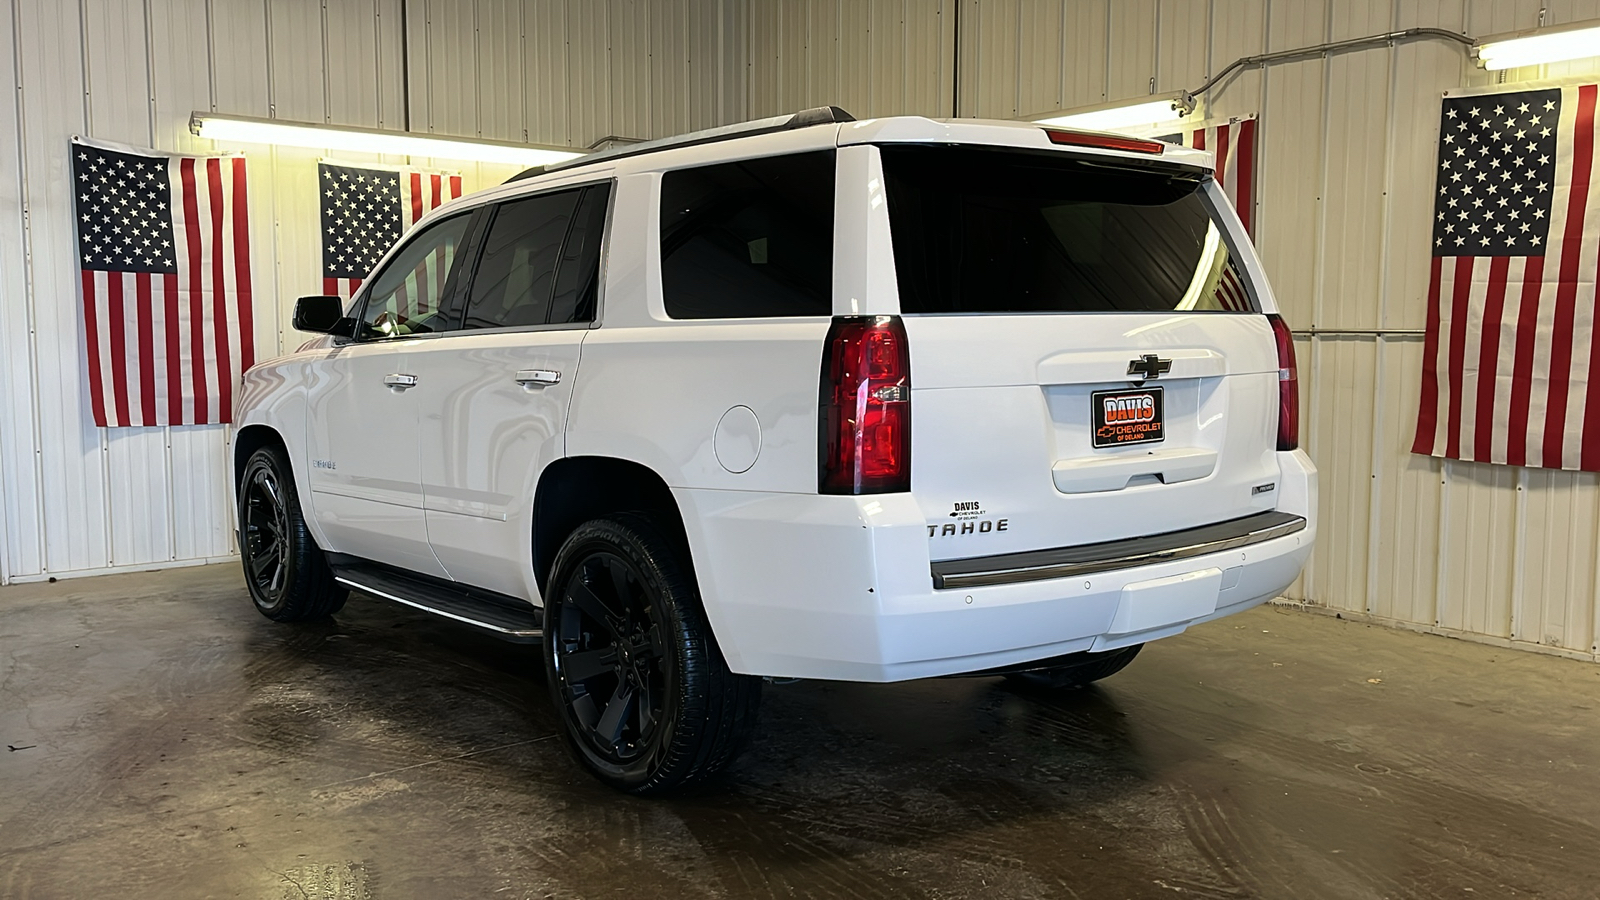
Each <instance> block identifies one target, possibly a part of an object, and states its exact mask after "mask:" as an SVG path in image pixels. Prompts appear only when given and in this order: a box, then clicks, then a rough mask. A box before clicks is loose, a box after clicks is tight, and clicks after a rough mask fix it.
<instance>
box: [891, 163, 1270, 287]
mask: <svg viewBox="0 0 1600 900" xmlns="http://www.w3.org/2000/svg"><path fill="white" fill-rule="evenodd" d="M879 150H880V153H881V154H882V158H883V171H884V176H885V181H886V184H887V188H888V200H889V221H890V225H891V228H892V229H893V234H894V261H895V269H896V271H897V273H898V277H899V282H900V309H901V311H902V312H905V313H1021V312H1158V311H1159V312H1171V311H1174V310H1183V311H1194V312H1254V311H1255V310H1256V306H1255V303H1254V301H1253V300H1252V299H1251V298H1250V296H1249V293H1248V291H1247V290H1246V289H1245V279H1244V277H1243V275H1242V273H1241V272H1240V271H1239V270H1238V269H1237V268H1236V267H1235V264H1234V260H1233V258H1232V254H1230V253H1229V251H1228V245H1227V241H1226V240H1225V239H1224V236H1223V234H1222V232H1221V231H1220V230H1219V229H1218V228H1217V225H1216V223H1215V222H1214V221H1213V218H1212V215H1211V213H1210V212H1209V211H1208V210H1207V209H1206V206H1205V204H1204V203H1202V202H1201V198H1200V193H1199V187H1200V175H1199V174H1198V173H1195V172H1190V171H1187V170H1178V169H1169V168H1162V169H1157V168H1150V167H1137V166H1133V165H1123V164H1119V163H1118V162H1117V161H1115V160H1109V161H1103V162H1102V161H1099V160H1085V159H1082V158H1074V157H1070V156H1066V155H1064V154H1061V153H1052V152H1042V153H1041V152H1031V151H1025V150H1004V149H991V148H977V147H948V146H944V147H938V146H918V145H909V146H892V145H891V146H883V147H880V148H879Z"/></svg>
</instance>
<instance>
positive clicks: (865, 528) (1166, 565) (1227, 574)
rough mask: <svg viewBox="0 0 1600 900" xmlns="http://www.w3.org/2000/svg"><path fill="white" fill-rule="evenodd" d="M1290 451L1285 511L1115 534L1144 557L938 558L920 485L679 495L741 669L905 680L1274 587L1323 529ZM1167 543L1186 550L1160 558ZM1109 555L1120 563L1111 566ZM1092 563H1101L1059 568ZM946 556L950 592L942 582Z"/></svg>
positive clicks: (1138, 635)
mask: <svg viewBox="0 0 1600 900" xmlns="http://www.w3.org/2000/svg"><path fill="white" fill-rule="evenodd" d="M1279 462H1280V467H1281V469H1282V475H1283V477H1282V481H1281V485H1282V490H1283V493H1282V494H1281V495H1280V498H1281V499H1280V506H1279V510H1278V512H1277V513H1276V514H1269V515H1272V516H1274V519H1273V521H1272V522H1270V523H1269V522H1267V521H1266V520H1265V519H1260V520H1259V521H1257V522H1254V523H1248V525H1247V526H1240V525H1239V524H1237V523H1239V522H1244V521H1245V520H1236V522H1235V523H1219V524H1218V525H1216V526H1207V527H1206V528H1204V529H1192V530H1191V531H1190V532H1188V533H1178V535H1179V536H1178V537H1176V538H1174V537H1173V536H1170V535H1161V536H1156V537H1154V538H1141V539H1139V541H1140V542H1145V544H1146V545H1145V546H1142V547H1133V546H1132V545H1134V544H1136V543H1137V542H1115V544H1117V545H1123V546H1121V547H1120V549H1122V550H1128V549H1135V550H1138V552H1139V554H1145V555H1143V556H1140V557H1139V558H1137V559H1134V558H1132V557H1133V556H1135V555H1138V554H1126V555H1124V556H1120V557H1119V556H1114V555H1108V554H1107V553H1106V552H1103V551H1105V550H1106V547H1104V546H1102V547H1101V549H1100V550H1099V551H1092V552H1088V553H1087V554H1086V555H1087V556H1090V557H1093V559H1074V558H1071V557H1072V554H1073V553H1074V552H1079V553H1082V552H1084V551H1086V550H1088V549H1089V548H1063V549H1062V550H1058V551H1044V552H1043V553H1042V554H1011V555H1008V557H1010V558H999V557H989V558H986V559H980V560H957V561H949V562H941V563H939V564H933V563H931V562H930V560H929V554H928V540H927V530H926V529H927V525H926V520H925V518H924V516H923V514H922V512H921V511H920V509H919V507H918V506H917V504H916V502H915V500H914V499H913V498H912V497H911V496H910V495H904V494H899V495H896V494H885V495H878V496H876V497H872V496H869V497H832V496H830V497H819V496H816V495H791V494H764V493H762V494H758V493H742V492H735V491H698V490H683V491H678V492H676V494H677V497H678V502H679V504H680V506H681V507H682V510H683V513H684V519H685V522H686V524H687V525H688V527H689V539H690V543H691V548H692V550H693V552H694V562H695V570H696V574H697V576H698V578H699V582H700V588H701V593H702V595H703V597H704V600H705V605H706V613H707V616H708V617H709V619H710V621H711V625H712V628H713V630H714V632H715V634H716V636H717V640H718V643H719V645H720V646H721V648H722V651H723V654H724V656H725V657H726V658H727V660H728V664H729V666H730V667H731V668H732V669H733V671H735V672H740V673H743V674H750V675H770V676H780V677H795V678H819V679H834V680H845V681H878V682H881V681H901V680H905V679H911V678H926V677H932V676H938V675H952V674H961V673H966V672H977V671H982V670H984V669H993V668H998V667H1002V666H1010V665H1016V664H1019V663H1026V662H1030V661H1032V660H1037V659H1044V658H1047V657H1051V656H1059V655H1062V654H1066V653H1074V652H1078V651H1082V650H1093V651H1103V650H1112V649H1116V648H1118V647H1125V646H1129V645H1131V644H1137V643H1143V642H1145V641H1150V640H1155V639H1157V638H1162V637H1168V636H1171V635H1174V634H1178V633H1180V632H1182V631H1183V630H1184V629H1185V628H1187V627H1189V626H1190V625H1193V624H1196V623H1199V622H1204V621H1209V620H1210V619H1215V618H1220V617H1221V616H1225V615H1229V614H1232V613H1235V612H1239V611H1242V610H1245V609H1248V608H1250V607H1251V606H1254V605H1256V604H1259V603H1261V602H1263V601H1265V600H1268V599H1270V598H1272V597H1274V596H1277V595H1278V594H1280V593H1281V592H1282V591H1283V590H1284V589H1285V588H1286V587H1288V586H1289V585H1290V584H1291V583H1292V582H1293V581H1294V579H1295V578H1296V577H1297V576H1298V575H1299V573H1300V569H1301V567H1302V566H1303V565H1304V563H1305V560H1306V557H1307V556H1308V555H1309V554H1310V552H1311V546H1312V543H1313V541H1314V539H1315V537H1316V526H1315V522H1316V509H1315V507H1316V469H1315V467H1314V466H1312V465H1311V462H1310V460H1309V458H1307V457H1306V455H1305V454H1304V453H1303V452H1300V451H1295V452H1293V453H1280V454H1279ZM1251 518H1252V519H1257V518H1258V517H1251ZM1257 526H1265V527H1257ZM1163 538H1170V539H1169V540H1166V541H1164V542H1163V541H1162V539H1163ZM1230 540H1232V541H1242V542H1239V543H1231V544H1230V543H1227V541H1230ZM1150 542H1154V545H1150ZM1175 542H1176V543H1175ZM1209 542H1215V546H1207V544H1208V543H1209ZM1166 545H1172V546H1166ZM1162 547H1165V549H1166V550H1167V551H1172V550H1182V551H1184V553H1182V554H1176V553H1175V554H1174V555H1173V556H1171V557H1166V558H1162V557H1160V556H1159V555H1149V554H1159V553H1161V552H1163V550H1162ZM1049 554H1054V556H1050V555H1049ZM1016 557H1033V558H1032V559H1022V560H1019V559H1016ZM1019 561H1020V562H1022V563H1024V565H1022V566H1018V565H1016V563H1018V562H1019ZM1111 561H1120V562H1119V563H1118V564H1117V565H1114V566H1112V567H1109V568H1106V567H1105V566H1106V564H1107V563H1108V562H1111ZM1084 562H1090V563H1094V564H1097V565H1100V566H1102V568H1098V569H1095V570H1093V571H1089V572H1086V573H1085V572H1082V571H1077V570H1072V569H1067V568H1062V569H1059V570H1051V569H1050V568H1049V567H1051V566H1056V567H1062V566H1073V565H1078V564H1080V563H1084ZM1124 563H1125V564H1124ZM939 567H944V569H945V571H944V572H943V580H944V583H945V584H946V585H947V587H946V588H945V589H938V588H936V587H935V574H936V573H938V572H939ZM1019 573H1020V574H1022V575H1025V576H1029V577H1016V576H1017V575H1018V574H1019ZM1047 573H1048V574H1047ZM1063 573H1064V574H1063ZM963 576H965V577H968V578H978V579H980V580H981V579H996V578H998V579H999V580H1000V582H1002V583H983V584H978V583H970V582H961V581H959V580H958V579H960V578H961V577H963ZM1033 576H1037V577H1033Z"/></svg>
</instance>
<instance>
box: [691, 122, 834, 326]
mask: <svg viewBox="0 0 1600 900" xmlns="http://www.w3.org/2000/svg"><path fill="white" fill-rule="evenodd" d="M833 159H834V155H833V151H831V150H827V151H820V152H813V153H797V154H793V155H790V156H772V157H767V158H764V159H746V160H740V161H739V162H733V163H724V164H721V165H715V166H703V167H700V168H696V169H681V170H678V171H675V172H668V173H666V174H665V175H663V176H662V179H661V290H662V295H663V297H664V298H665V300H666V307H667V315H669V316H671V317H673V318H674V319H732V318H765V317H771V316H826V315H829V314H831V313H832V312H833Z"/></svg>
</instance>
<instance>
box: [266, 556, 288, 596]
mask: <svg viewBox="0 0 1600 900" xmlns="http://www.w3.org/2000/svg"><path fill="white" fill-rule="evenodd" d="M277 562H278V566H277V568H275V569H273V570H272V585H271V587H269V588H268V590H270V591H272V593H274V594H276V593H277V592H278V591H279V590H281V589H282V588H283V574H284V571H285V570H286V568H287V567H286V566H284V565H283V561H282V560H281V559H280V560H278V561H277Z"/></svg>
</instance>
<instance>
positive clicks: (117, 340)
mask: <svg viewBox="0 0 1600 900" xmlns="http://www.w3.org/2000/svg"><path fill="white" fill-rule="evenodd" d="M106 301H107V302H106V307H107V310H106V322H107V323H108V324H109V325H110V326H111V397H112V402H113V403H114V404H115V409H116V412H117V415H116V421H115V424H117V425H126V424H128V422H129V417H128V336H127V322H128V319H127V314H126V312H125V311H124V310H123V308H122V273H121V272H113V273H111V277H110V278H108V279H106Z"/></svg>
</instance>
